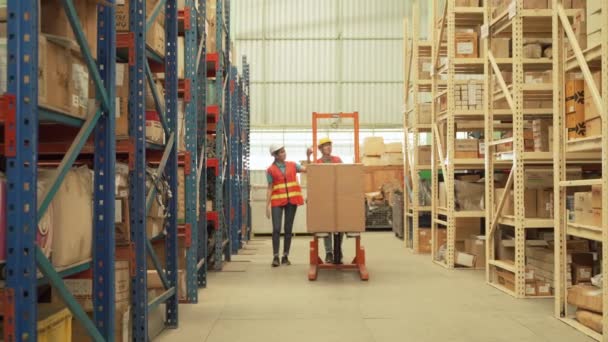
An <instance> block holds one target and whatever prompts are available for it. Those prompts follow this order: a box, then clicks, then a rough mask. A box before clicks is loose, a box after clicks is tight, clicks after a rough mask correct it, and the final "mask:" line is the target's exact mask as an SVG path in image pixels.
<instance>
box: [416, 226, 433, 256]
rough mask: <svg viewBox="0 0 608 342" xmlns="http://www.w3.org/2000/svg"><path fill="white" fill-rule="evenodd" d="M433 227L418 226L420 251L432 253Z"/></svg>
mask: <svg viewBox="0 0 608 342" xmlns="http://www.w3.org/2000/svg"><path fill="white" fill-rule="evenodd" d="M431 241H432V233H431V228H418V253H431Z"/></svg>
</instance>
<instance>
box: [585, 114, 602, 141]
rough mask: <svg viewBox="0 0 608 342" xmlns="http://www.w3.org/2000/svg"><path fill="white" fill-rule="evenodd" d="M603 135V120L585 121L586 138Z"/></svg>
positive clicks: (597, 118)
mask: <svg viewBox="0 0 608 342" xmlns="http://www.w3.org/2000/svg"><path fill="white" fill-rule="evenodd" d="M600 135H602V118H601V117H599V116H598V117H596V118H593V119H586V120H585V136H587V137H596V136H600Z"/></svg>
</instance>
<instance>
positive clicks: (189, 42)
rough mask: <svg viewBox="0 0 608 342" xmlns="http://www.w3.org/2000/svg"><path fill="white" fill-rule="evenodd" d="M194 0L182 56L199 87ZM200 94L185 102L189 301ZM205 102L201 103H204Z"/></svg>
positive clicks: (194, 259)
mask: <svg viewBox="0 0 608 342" xmlns="http://www.w3.org/2000/svg"><path fill="white" fill-rule="evenodd" d="M194 4H195V1H194V0H186V4H185V8H187V9H189V11H187V12H186V13H185V15H189V16H190V18H189V20H190V23H193V24H191V25H190V29H186V28H185V29H186V31H185V33H184V35H185V37H184V43H185V44H184V48H185V51H184V52H185V53H184V56H183V58H185V61H184V67H185V75H184V76H185V77H186V80H190V87H191V89H198V73H197V70H196V68H197V66H198V62H197V61H196V56H197V54H198V46H199V44H198V14H197V11H196V10H195V6H194ZM197 98H198V97H197V96H196V95H194V96H192V95H191V96H190V99H189V100H188V99H185V101H184V105H185V109H184V116H185V117H184V119H185V120H184V126H183V130H184V136H185V145H186V151H187V153H189V154H190V158H189V159H186V163H188V162H189V163H190V165H186V169H189V170H190V172H189V173H186V175H185V183H186V184H185V187H184V190H185V191H184V192H185V194H184V195H185V196H186V198H185V205H186V208H185V209H186V217H185V219H186V224H187V225H189V226H190V234H191V242H192V243H191V244H190V247H186V248H187V249H186V268H187V269H186V270H185V272H186V299H187V300H188V302H189V303H196V302H198V285H197V279H198V272H197V265H198V238H199V229H198V226H197V217H198V213H197V211H196V210H197V202H198V201H197V195H198V189H197V187H196V179H197V171H198V169H197V165H198V162H197V161H198V158H199V156H198V153H197V152H198V148H197V140H198V139H197V135H198V129H197V114H198V113H197V106H198V103H199V102H198V99H197ZM201 105H202V104H201Z"/></svg>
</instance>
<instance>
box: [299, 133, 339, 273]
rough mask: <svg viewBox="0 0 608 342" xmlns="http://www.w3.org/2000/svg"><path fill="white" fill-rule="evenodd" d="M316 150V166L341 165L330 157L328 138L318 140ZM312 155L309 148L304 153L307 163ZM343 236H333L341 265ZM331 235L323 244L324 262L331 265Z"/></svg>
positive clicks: (330, 144) (330, 150)
mask: <svg viewBox="0 0 608 342" xmlns="http://www.w3.org/2000/svg"><path fill="white" fill-rule="evenodd" d="M318 148H319V151H320V152H321V158H319V159H317V161H316V163H317V164H323V163H325V164H342V159H340V157H338V156H332V155H331V152H332V141H331V139H329V138H323V139H321V140H319V143H318ZM311 154H312V149H311V148H309V149H308V150H307V151H306V157H307V160H308V162H309V163H310V155H311ZM343 236H344V234H343V233H340V234H335V235H334V243H335V244H336V245H338V244H339V246H340V247H339V255H338V256H337V257H338V258H337V259H338V263H342V237H343ZM331 237H332V234H328V235H327V236H326V237H325V239H324V241H323V242H324V244H325V262H327V263H333V262H334V252H333V248H332V238H331Z"/></svg>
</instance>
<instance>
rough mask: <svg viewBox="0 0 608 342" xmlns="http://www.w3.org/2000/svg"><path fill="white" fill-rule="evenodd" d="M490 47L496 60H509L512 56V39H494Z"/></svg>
mask: <svg viewBox="0 0 608 342" xmlns="http://www.w3.org/2000/svg"><path fill="white" fill-rule="evenodd" d="M490 45H491V49H492V54H493V55H494V57H495V58H509V57H510V56H511V39H510V38H492V39H491V41H490Z"/></svg>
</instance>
